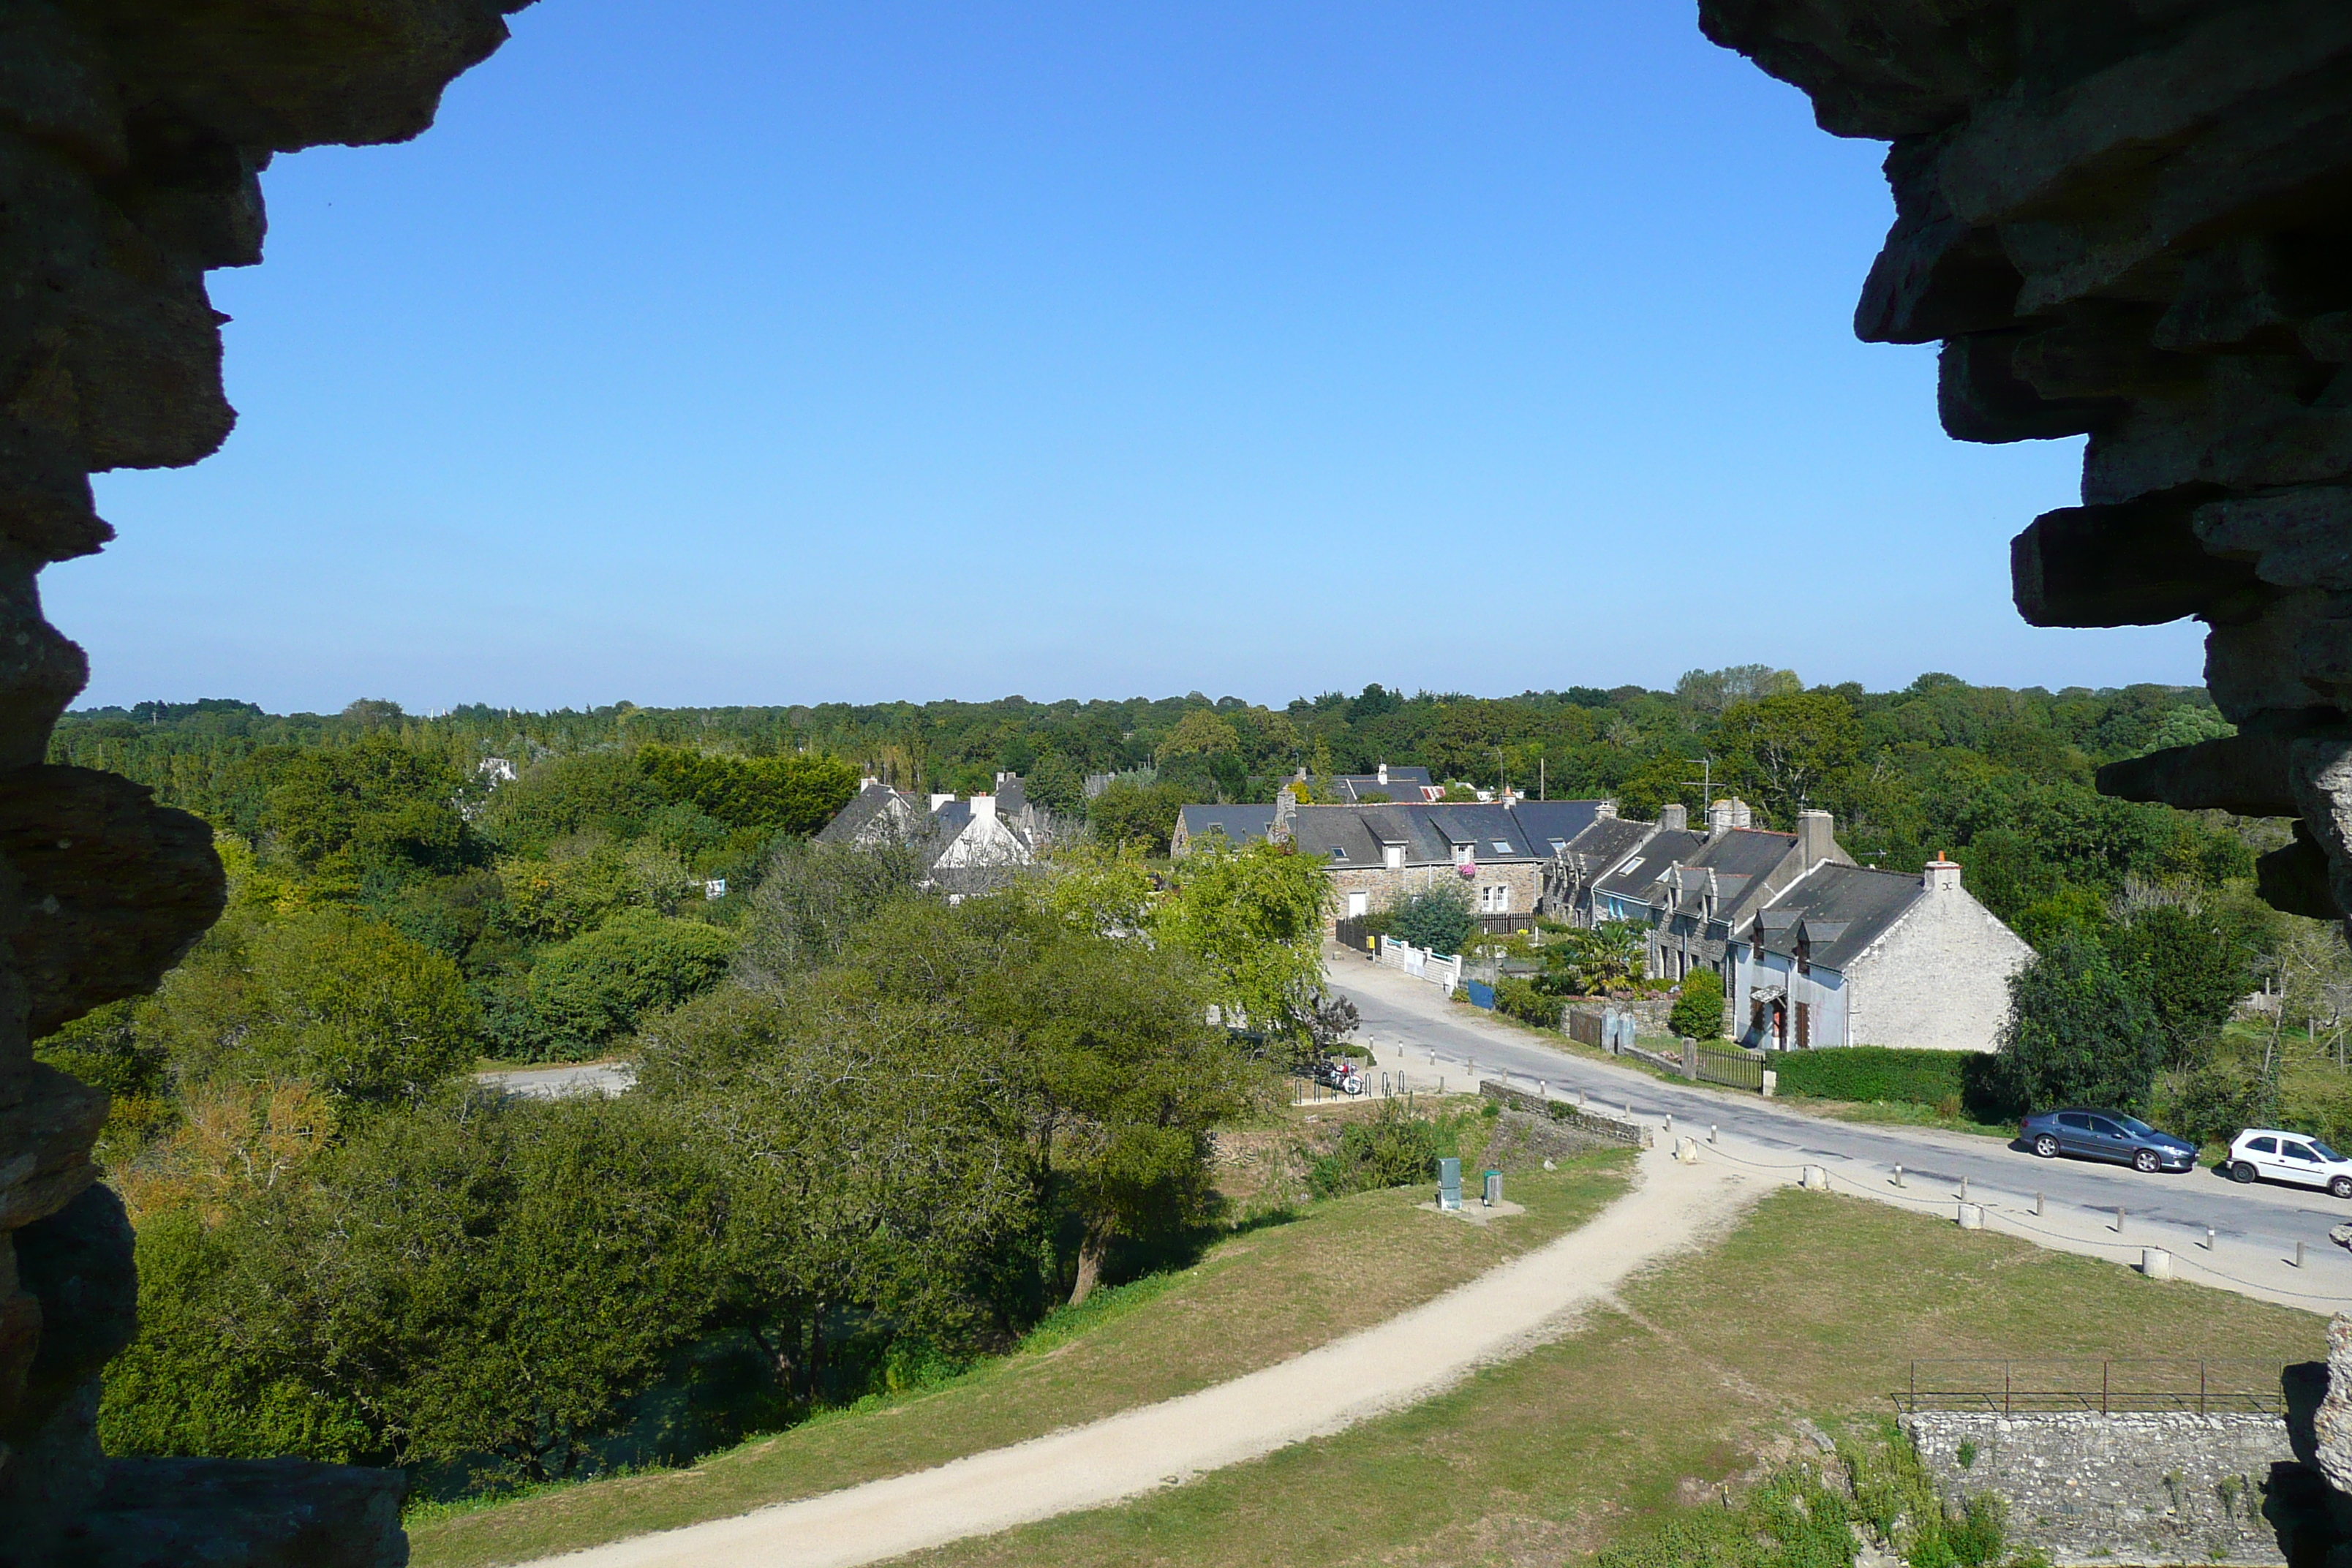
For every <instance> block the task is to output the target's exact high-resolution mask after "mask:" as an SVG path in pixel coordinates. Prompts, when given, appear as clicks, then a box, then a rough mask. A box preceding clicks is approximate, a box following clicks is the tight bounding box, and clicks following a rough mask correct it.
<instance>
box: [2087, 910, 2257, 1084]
mask: <svg viewBox="0 0 2352 1568" xmlns="http://www.w3.org/2000/svg"><path fill="white" fill-rule="evenodd" d="M2109 946H2110V948H2111V950H2112V951H2113V952H2114V953H2115V956H2116V963H2117V965H2118V967H2119V968H2122V969H2124V970H2126V972H2127V973H2132V974H2135V975H2137V976H2138V977H2139V979H2140V981H2141V984H2144V985H2145V986H2146V988H2147V1000H2148V1005H2149V1006H2150V1008H2151V1009H2152V1010H2153V1011H2154V1013H2155V1015H2156V1025H2157V1027H2158V1030H2160V1031H2161V1032H2162V1034H2163V1036H2164V1043H2165V1051H2164V1064H2163V1065H2164V1066H2166V1067H2168V1068H2193V1067H2196V1066H2199V1065H2200V1064H2201V1063H2203V1062H2204V1061H2205V1060H2206V1058H2208V1057H2210V1055H2211V1054H2212V1049H2213V1044H2214V1042H2215V1041H2216V1040H2217V1039H2219V1038H2220V1037H2221V1026H2222V1025H2224V1024H2226V1023H2228V1022H2229V1021H2230V1015H2231V1013H2232V1012H2233V1011H2234V1010H2235V1009H2236V1007H2237V1005H2238V1003H2239V1001H2240V1000H2241V999H2242V998H2243V997H2244V996H2245V994H2246V993H2248V992H2249V991H2252V989H2253V988H2254V973H2253V960H2254V951H2253V948H2252V944H2251V943H2250V942H2248V941H2247V940H2246V933H2245V931H2243V930H2242V928H2241V927H2240V926H2239V925H2238V924H2237V923H2236V922H2234V921H2230V920H2227V919H2223V918H2221V917H2220V916H2219V915H2218V914H2215V913H2209V912H2208V911H2206V910H2202V909H2200V908H2199V907H2197V906H2196V905H2193V904H2187V903H2167V904H2156V905H2152V906H2150V907H2148V908H2146V909H2143V910H2137V912H2135V913H2134V914H2133V915H2131V916H2130V918H2128V919H2127V920H2126V921H2124V922H2123V924H2122V925H2121V926H2120V927H2119V928H2117V929H2116V931H2115V932H2114V935H2113V937H2112V938H2111V939H2110V942H2109Z"/></svg>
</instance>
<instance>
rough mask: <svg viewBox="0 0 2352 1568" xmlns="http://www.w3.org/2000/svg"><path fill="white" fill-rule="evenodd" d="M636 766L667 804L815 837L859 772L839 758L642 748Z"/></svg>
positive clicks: (734, 823) (737, 823) (845, 800)
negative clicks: (682, 803)
mask: <svg viewBox="0 0 2352 1568" xmlns="http://www.w3.org/2000/svg"><path fill="white" fill-rule="evenodd" d="M636 761H637V766H638V768H639V769H640V770H642V771H643V772H644V773H645V775H646V777H647V778H648V779H651V780H652V781H653V782H654V784H655V785H656V787H658V788H659V789H660V790H661V792H662V795H664V797H665V798H667V799H669V800H674V801H684V802H686V803H687V804H688V805H692V806H694V807H695V808H696V809H697V810H698V811H701V812H704V813H706V814H708V815H709V816H712V817H714V818H716V819H717V820H718V821H720V822H723V823H725V824H727V825H728V826H730V827H756V828H761V829H764V830H766V831H768V832H771V833H791V834H803V835H805V834H810V833H814V832H815V831H816V830H817V829H818V828H820V827H823V826H824V825H825V824H826V823H828V822H830V821H832V820H833V818H834V816H835V814H837V813H838V812H839V811H840V810H841V808H842V807H843V806H845V805H848V804H849V797H850V796H851V795H856V793H857V770H856V768H854V767H852V766H851V765H850V764H849V763H845V762H843V761H842V760H841V759H840V758H838V757H829V756H823V755H814V754H812V755H807V756H801V755H793V756H781V757H735V756H728V755H724V754H722V753H719V752H688V751H683V750H680V749H678V748H677V747H674V746H641V747H639V748H638V749H637V753H636Z"/></svg>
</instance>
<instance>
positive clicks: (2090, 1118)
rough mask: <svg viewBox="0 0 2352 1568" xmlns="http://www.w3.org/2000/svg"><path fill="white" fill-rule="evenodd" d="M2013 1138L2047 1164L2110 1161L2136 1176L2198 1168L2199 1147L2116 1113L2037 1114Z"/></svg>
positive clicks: (2073, 1108) (2077, 1108)
mask: <svg viewBox="0 0 2352 1568" xmlns="http://www.w3.org/2000/svg"><path fill="white" fill-rule="evenodd" d="M2017 1135H2018V1137H2019V1138H2020V1139H2021V1140H2022V1141H2023V1142H2025V1144H2026V1146H2027V1147H2029V1148H2031V1149H2032V1151H2033V1152H2035V1153H2037V1154H2039V1155H2041V1156H2042V1158H2043V1159H2045V1160H2054V1159H2056V1158H2057V1157H2058V1156H2059V1155H2061V1154H2073V1155H2074V1156H2076V1157H2077V1158H2080V1159H2084V1160H2113V1161H2114V1162H2115V1163H2117V1164H2119V1165H2129V1166H2130V1167H2131V1168H2132V1169H2133V1170H2135V1171H2186V1170H2189V1169H2190V1168H2191V1167H2192V1166H2194V1165H2195V1164H2196V1163H2197V1145H2196V1144H2194V1143H2191V1142H2189V1141H2188V1140H2187V1139H2185V1138H2175V1137H2174V1136H2173V1135H2172V1134H2171V1133H2169V1132H2159V1131H2157V1130H2156V1129H2155V1128H2153V1127H2150V1126H2149V1125H2148V1124H2147V1122H2145V1121H2141V1120H2139V1118H2137V1117H2136V1116H2126V1115H2125V1114H2124V1113H2123V1112H2122V1111H2120V1110H2096V1109H2094V1108H2093V1107H2090V1106H2086V1105H2068V1106H2063V1107H2061V1108H2060V1109H2058V1110H2042V1111H2037V1112H2035V1113H2034V1114H2033V1115H2032V1116H2029V1117H2027V1118H2026V1119H2025V1121H2024V1124H2023V1125H2021V1127H2019V1128H2018V1130H2017Z"/></svg>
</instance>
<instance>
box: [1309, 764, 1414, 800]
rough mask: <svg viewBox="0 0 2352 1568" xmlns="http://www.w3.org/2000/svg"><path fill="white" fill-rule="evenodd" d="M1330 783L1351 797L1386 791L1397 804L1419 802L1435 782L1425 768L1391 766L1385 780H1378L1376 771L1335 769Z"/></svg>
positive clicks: (1335, 788)
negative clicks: (1348, 771)
mask: <svg viewBox="0 0 2352 1568" xmlns="http://www.w3.org/2000/svg"><path fill="white" fill-rule="evenodd" d="M1331 787H1332V788H1333V789H1334V790H1336V791H1338V792H1339V794H1341V795H1346V796H1347V797H1348V798H1349V800H1350V801H1353V800H1356V799H1358V798H1359V797H1360V796H1361V795H1366V794H1372V795H1387V796H1388V797H1389V799H1390V800H1391V801H1393V802H1395V803H1397V804H1399V805H1421V804H1423V800H1424V799H1425V797H1424V796H1423V795H1422V793H1421V792H1422V791H1423V789H1424V788H1430V789H1434V788H1435V787H1436V785H1435V784H1433V783H1432V782H1431V780H1430V776H1429V770H1428V769H1427V768H1391V769H1390V770H1389V782H1388V783H1386V784H1382V783H1381V775H1380V774H1378V773H1334V774H1332V775H1331ZM1375 804H1377V803H1375Z"/></svg>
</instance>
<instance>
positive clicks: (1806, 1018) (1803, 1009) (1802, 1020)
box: [1797, 1002, 1813, 1050]
mask: <svg viewBox="0 0 2352 1568" xmlns="http://www.w3.org/2000/svg"><path fill="white" fill-rule="evenodd" d="M1812 1043H1813V1005H1812V1004H1811V1002H1800V1003H1798V1004H1797V1048H1798V1049H1799V1050H1807V1049H1810V1048H1811V1046H1812Z"/></svg>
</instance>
